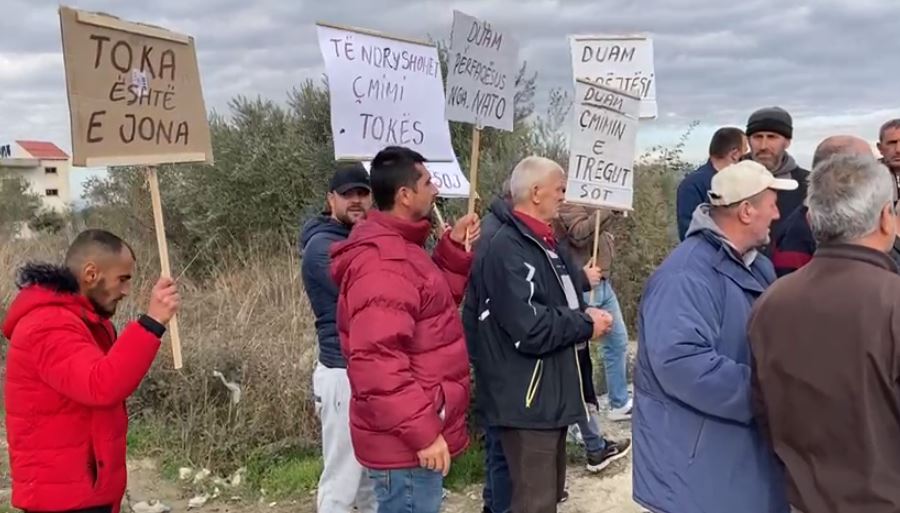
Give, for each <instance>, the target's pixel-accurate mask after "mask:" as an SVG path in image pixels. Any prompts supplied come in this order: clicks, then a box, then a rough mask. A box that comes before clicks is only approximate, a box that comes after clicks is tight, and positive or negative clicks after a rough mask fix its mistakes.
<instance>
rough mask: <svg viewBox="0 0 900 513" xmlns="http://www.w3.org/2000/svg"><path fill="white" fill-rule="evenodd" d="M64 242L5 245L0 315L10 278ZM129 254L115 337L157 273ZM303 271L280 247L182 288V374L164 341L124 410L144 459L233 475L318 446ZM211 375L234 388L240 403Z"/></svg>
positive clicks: (147, 246)
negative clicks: (134, 266)
mask: <svg viewBox="0 0 900 513" xmlns="http://www.w3.org/2000/svg"><path fill="white" fill-rule="evenodd" d="M67 243H68V241H67V240H66V236H65V235H60V236H52V237H44V238H41V239H38V240H33V241H14V242H10V241H7V242H5V243H3V245H2V247H0V266H2V267H0V268H2V269H3V276H2V279H0V305H2V306H0V308H3V309H5V308H6V306H7V305H9V302H10V301H11V300H12V298H13V296H14V295H15V292H16V289H15V284H14V271H15V269H17V268H18V267H20V266H21V265H22V264H23V263H24V262H26V261H29V260H42V261H51V262H59V261H61V260H62V256H63V252H64V250H65V247H66V246H67ZM135 250H136V252H137V254H138V261H139V262H141V263H140V264H139V266H138V271H137V276H136V278H135V284H134V285H135V290H134V291H133V293H132V295H131V298H130V299H128V300H126V301H125V302H124V303H123V305H122V306H121V307H120V312H119V314H118V315H117V316H116V319H114V321H115V322H116V325H117V327H118V328H119V329H121V328H122V326H123V325H124V323H125V322H127V320H128V319H131V318H134V317H135V316H136V315H137V314H138V313H139V312H140V311H142V310H143V306H144V304H145V303H146V299H145V298H146V297H148V293H149V289H150V287H151V286H152V284H153V281H154V279H155V277H156V273H155V269H158V267H157V265H156V263H155V259H154V256H155V251H156V248H155V245H154V244H152V243H141V242H138V243H136V244H135ZM178 264H179V262H178V261H176V262H175V263H173V267H174V268H175V271H174V272H175V274H176V275H177V274H178V273H179V272H180V271H179V270H178V269H180V267H179V265H178ZM182 265H183V263H182ZM299 268H300V266H299V262H298V261H297V257H296V255H295V253H294V251H293V249H292V248H289V247H285V248H284V251H282V252H281V253H280V254H278V255H276V256H275V257H272V256H264V255H263V254H253V253H252V252H251V253H250V256H248V257H245V258H243V259H241V260H240V261H234V262H230V263H227V264H221V265H220V266H219V267H218V269H216V272H215V273H213V276H212V277H211V278H210V279H208V280H206V281H205V282H204V283H203V284H202V286H200V285H197V284H194V283H192V282H190V281H189V280H187V279H185V278H181V279H180V280H179V283H180V286H181V290H182V294H183V297H184V300H183V307H182V311H181V313H180V315H179V324H180V329H181V339H182V346H183V355H184V368H183V369H182V370H180V371H175V370H174V369H173V367H172V358H171V349H170V346H169V344H168V340H167V341H166V343H165V344H164V346H163V350H162V351H161V352H160V355H159V357H158V358H157V361H156V362H155V364H154V366H153V368H152V370H151V371H150V373H149V375H148V376H147V378H146V379H145V380H144V382H143V384H142V386H141V387H140V389H139V390H138V392H137V393H136V394H135V395H134V397H133V398H132V399H131V401H130V411H131V414H132V417H133V420H134V421H135V422H133V429H134V430H136V432H137V433H140V434H141V437H142V438H144V440H141V441H140V445H141V446H142V447H144V448H145V449H147V452H151V453H153V452H156V453H159V455H160V456H161V457H164V458H169V459H171V458H177V459H179V460H180V461H179V463H180V464H192V465H197V466H205V467H209V468H211V469H213V470H220V471H222V472H231V471H233V470H234V468H236V467H237V466H239V465H242V464H244V463H245V462H246V461H247V460H248V459H250V458H260V457H265V456H266V455H273V454H276V453H279V452H284V451H285V450H288V449H298V448H299V449H309V448H311V447H315V445H316V444H317V441H318V421H317V418H316V416H315V413H314V410H313V403H312V391H311V372H312V369H313V366H314V359H315V329H314V326H313V317H312V313H311V311H310V309H309V306H308V303H307V301H306V297H305V295H304V293H303V290H302V284H301V282H300V279H299ZM0 313H5V311H4V312H0ZM213 371H219V372H221V373H222V374H223V375H224V376H225V378H226V379H227V380H229V381H232V382H236V383H238V384H239V385H240V387H241V391H242V394H241V399H240V402H239V403H237V404H233V403H232V401H231V395H230V393H229V392H228V390H227V389H226V388H225V386H224V385H223V384H222V382H221V381H220V380H219V379H218V378H216V377H214V376H213Z"/></svg>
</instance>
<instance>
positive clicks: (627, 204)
mask: <svg viewBox="0 0 900 513" xmlns="http://www.w3.org/2000/svg"><path fill="white" fill-rule="evenodd" d="M639 112H640V99H639V98H638V97H637V96H631V95H630V94H627V93H625V92H622V91H619V90H617V89H613V88H610V87H606V86H603V85H600V84H595V83H593V82H589V81H586V80H581V79H578V80H576V81H575V107H574V110H573V116H572V117H573V125H572V133H571V137H570V142H569V170H568V176H567V183H566V201H568V202H571V203H578V204H582V205H589V206H594V207H608V208H613V209H616V210H632V199H633V195H634V172H633V166H634V151H635V143H636V141H637V128H638V113H639Z"/></svg>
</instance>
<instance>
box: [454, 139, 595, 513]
mask: <svg viewBox="0 0 900 513" xmlns="http://www.w3.org/2000/svg"><path fill="white" fill-rule="evenodd" d="M509 183H510V195H511V202H507V201H504V200H503V199H498V200H496V201H494V202H493V203H492V204H491V213H492V215H493V216H494V217H495V218H496V220H497V221H498V222H499V225H498V226H497V227H496V229H495V231H493V233H492V234H489V236H488V237H484V238H482V239H481V241H480V242H479V248H478V251H477V252H476V255H475V261H474V263H473V266H472V271H471V273H472V274H471V279H470V280H469V283H470V287H469V291H468V293H469V294H470V298H469V299H470V301H471V305H470V308H469V309H467V312H468V313H467V315H469V319H468V321H467V322H466V324H467V328H468V329H467V336H469V338H470V339H472V342H474V343H472V342H470V351H472V352H473V354H472V356H471V357H472V361H473V362H474V368H475V379H476V383H477V386H478V392H477V393H476V394H475V396H476V400H477V401H478V408H479V411H480V412H481V413H482V415H483V416H484V420H485V423H486V424H487V426H488V427H489V428H494V429H496V430H499V433H500V441H501V445H502V447H503V453H504V455H505V456H506V460H507V464H508V466H509V476H510V480H511V482H512V504H511V511H512V513H553V512H555V511H556V507H557V502H558V501H559V500H560V499H561V498H563V496H564V486H565V477H566V449H565V440H566V430H567V428H568V426H569V425H571V424H575V423H577V422H578V421H579V420H581V419H583V418H586V417H587V415H588V412H587V410H586V407H585V400H584V397H583V396H582V387H581V378H580V376H581V373H580V368H579V365H580V364H579V360H578V356H577V354H578V353H577V346H579V345H581V344H584V343H586V342H587V341H588V340H590V339H592V338H597V337H599V336H602V335H604V334H605V333H606V332H607V331H608V330H609V329H610V327H611V325H612V318H611V317H610V315H609V314H608V313H606V312H604V311H602V310H599V309H596V308H590V307H586V305H585V304H584V301H583V299H582V294H581V291H582V290H584V285H583V283H582V282H581V281H582V279H583V273H582V270H581V269H579V268H578V267H577V265H576V264H574V263H573V261H572V259H571V256H570V255H569V254H568V252H567V251H566V248H564V247H561V246H559V245H558V244H557V241H556V238H555V237H554V232H553V229H552V228H551V226H550V223H551V221H552V220H553V219H555V218H556V216H557V215H558V214H559V207H560V205H561V204H562V202H563V200H564V199H565V186H566V181H565V174H564V172H563V170H562V168H561V167H560V166H559V165H558V164H557V163H556V162H553V161H552V160H549V159H546V158H542V157H528V158H525V159H523V160H522V161H521V162H519V164H518V165H516V167H515V169H514V170H513V172H512V176H511V177H510V181H509Z"/></svg>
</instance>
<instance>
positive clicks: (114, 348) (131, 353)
mask: <svg viewBox="0 0 900 513" xmlns="http://www.w3.org/2000/svg"><path fill="white" fill-rule="evenodd" d="M19 281H20V284H21V285H22V286H23V288H22V290H21V291H20V292H19V294H18V296H17V297H16V299H15V300H14V301H13V303H12V305H10V308H9V313H8V314H7V317H6V320H5V322H4V323H3V335H4V336H6V338H7V339H9V341H10V345H9V353H8V355H7V360H6V384H5V392H6V393H5V395H6V430H7V440H8V442H9V458H10V469H11V474H12V504H13V506H14V507H16V508H19V509H24V510H29V511H66V510H74V509H83V508H90V507H96V506H105V505H111V506H112V507H113V512H114V513H116V512H118V510H119V506H120V504H121V502H122V496H123V495H124V493H125V482H126V469H125V434H126V431H127V429H128V415H127V413H126V412H125V402H124V401H125V398H126V397H128V396H129V395H131V393H132V392H134V390H135V389H136V388H137V387H138V384H139V383H140V382H141V379H143V377H144V375H145V374H146V373H147V370H148V369H149V368H150V364H151V363H152V362H153V358H154V357H155V356H156V353H157V351H158V350H159V345H160V344H159V339H157V338H156V337H155V336H154V335H152V334H151V333H150V332H149V331H147V330H146V329H144V328H143V327H142V326H140V325H139V324H137V323H132V324H130V325H128V327H126V328H125V331H124V332H123V333H122V336H121V337H119V339H118V340H117V341H115V329H114V328H113V326H112V324H111V323H110V322H109V321H108V320H106V319H103V318H101V317H100V316H99V315H98V314H97V313H96V311H95V310H94V308H93V306H92V305H91V303H90V302H89V301H88V300H87V299H86V298H85V297H84V296H82V295H79V294H78V293H77V291H78V285H77V283H76V282H75V278H74V277H73V276H72V275H71V274H69V273H68V272H67V271H65V270H63V269H60V268H56V267H51V266H34V265H32V266H28V267H26V268H25V269H23V271H22V273H21V274H20V280H19ZM114 341H115V344H113V342H114Z"/></svg>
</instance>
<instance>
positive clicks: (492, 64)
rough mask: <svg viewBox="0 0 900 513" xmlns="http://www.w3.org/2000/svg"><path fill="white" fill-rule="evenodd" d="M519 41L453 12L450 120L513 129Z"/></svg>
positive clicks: (449, 65) (448, 108) (448, 115)
mask: <svg viewBox="0 0 900 513" xmlns="http://www.w3.org/2000/svg"><path fill="white" fill-rule="evenodd" d="M518 54H519V43H518V42H516V40H515V39H513V38H512V36H511V35H510V34H509V33H508V32H501V31H499V30H498V29H497V28H496V27H494V26H493V25H491V24H490V23H488V22H486V21H482V20H479V19H476V18H474V17H472V16H469V15H468V14H465V13H462V12H460V11H453V29H452V31H451V33H450V51H449V58H448V60H447V109H446V113H447V119H449V120H451V121H460V122H463V123H471V124H473V125H475V126H477V127H478V128H481V127H485V126H489V127H493V128H499V129H501V130H507V131H512V129H513V117H514V115H515V96H516V87H515V86H516V84H515V82H516V59H517V58H518Z"/></svg>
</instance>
